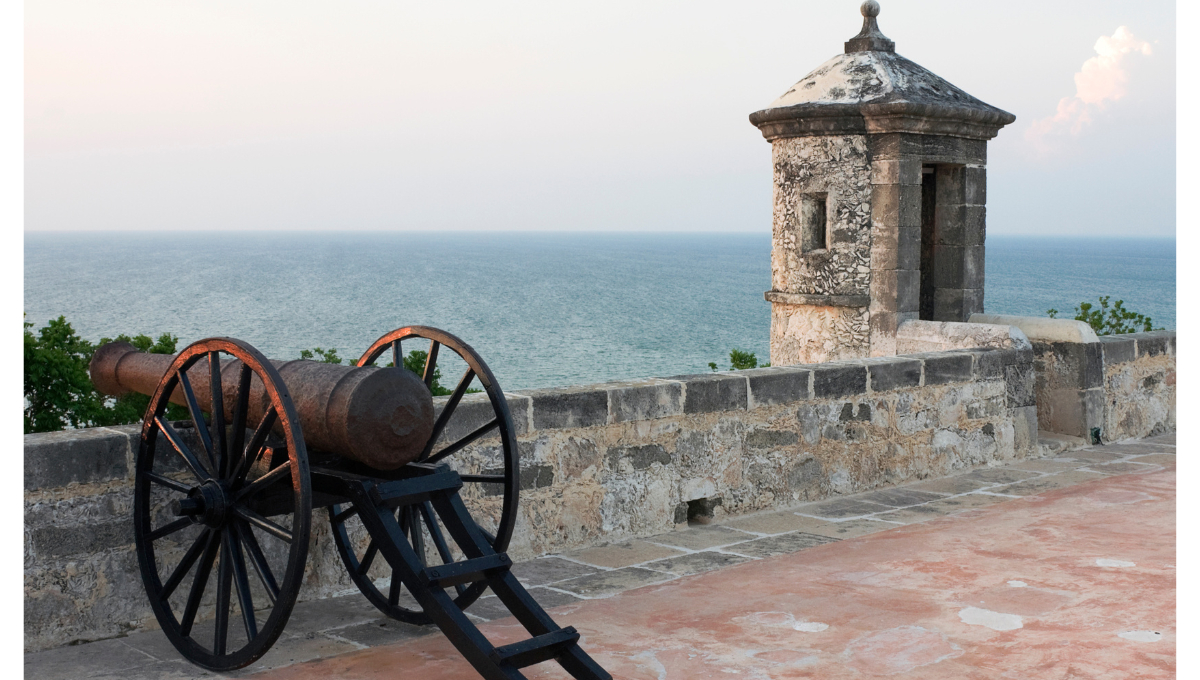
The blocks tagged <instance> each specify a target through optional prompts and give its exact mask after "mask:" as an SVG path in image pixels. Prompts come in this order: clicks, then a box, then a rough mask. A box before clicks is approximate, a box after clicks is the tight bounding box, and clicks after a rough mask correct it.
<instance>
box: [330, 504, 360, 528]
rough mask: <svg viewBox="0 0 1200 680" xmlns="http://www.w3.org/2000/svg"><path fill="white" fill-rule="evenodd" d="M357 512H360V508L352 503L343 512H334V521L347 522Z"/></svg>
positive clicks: (337, 522) (336, 522) (338, 522)
mask: <svg viewBox="0 0 1200 680" xmlns="http://www.w3.org/2000/svg"><path fill="white" fill-rule="evenodd" d="M357 514H358V508H357V507H355V506H353V505H351V506H350V507H349V508H348V509H346V510H342V511H341V512H339V513H336V514H334V516H333V521H334V523H335V524H343V523H345V521H346V520H348V519H350V518H351V517H353V516H355V515H357Z"/></svg>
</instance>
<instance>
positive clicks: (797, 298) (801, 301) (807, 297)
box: [763, 290, 871, 307]
mask: <svg viewBox="0 0 1200 680" xmlns="http://www.w3.org/2000/svg"><path fill="white" fill-rule="evenodd" d="M763 298H764V299H765V300H766V301H767V302H779V303H782V304H785V305H812V306H816V307H867V306H869V305H870V304H871V296H870V295H817V294H812V293H785V292H783V291H779V290H768V291H767V292H765V293H763Z"/></svg>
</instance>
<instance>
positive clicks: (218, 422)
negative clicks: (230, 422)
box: [208, 352, 229, 479]
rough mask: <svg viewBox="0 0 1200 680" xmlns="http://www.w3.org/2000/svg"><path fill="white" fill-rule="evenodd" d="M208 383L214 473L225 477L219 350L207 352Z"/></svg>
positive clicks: (223, 401)
mask: <svg viewBox="0 0 1200 680" xmlns="http://www.w3.org/2000/svg"><path fill="white" fill-rule="evenodd" d="M208 376H209V377H208V385H209V388H210V389H209V392H210V393H211V399H212V401H211V402H210V403H211V404H212V441H213V452H214V453H215V454H216V461H214V462H215V463H216V466H217V467H216V473H217V476H218V477H220V478H221V479H224V478H225V469H226V467H227V466H228V464H229V463H228V462H227V460H226V459H227V458H229V451H228V450H227V449H226V448H225V395H224V394H223V393H222V392H221V357H220V353H219V352H209V353H208Z"/></svg>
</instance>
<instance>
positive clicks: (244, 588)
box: [225, 525, 258, 640]
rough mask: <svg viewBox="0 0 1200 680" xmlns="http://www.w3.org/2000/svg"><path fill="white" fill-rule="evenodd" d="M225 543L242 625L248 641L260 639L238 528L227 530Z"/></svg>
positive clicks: (230, 527) (233, 527)
mask: <svg viewBox="0 0 1200 680" xmlns="http://www.w3.org/2000/svg"><path fill="white" fill-rule="evenodd" d="M225 533H226V539H225V543H226V545H228V546H229V554H230V556H231V557H232V558H233V586H234V590H235V591H236V592H237V599H238V608H239V609H241V610H242V624H243V625H245V626H246V640H253V639H254V638H256V637H258V622H257V621H255V620H254V598H253V597H251V595H250V578H249V574H247V573H246V561H245V560H244V559H243V558H242V546H241V542H240V541H239V540H238V536H237V528H236V526H233V525H231V526H229V527H228V528H227V529H226V530H225Z"/></svg>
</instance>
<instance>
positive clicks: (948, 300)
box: [933, 288, 970, 321]
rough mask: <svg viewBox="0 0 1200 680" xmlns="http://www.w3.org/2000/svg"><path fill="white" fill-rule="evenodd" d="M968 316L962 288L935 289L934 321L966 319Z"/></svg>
mask: <svg viewBox="0 0 1200 680" xmlns="http://www.w3.org/2000/svg"><path fill="white" fill-rule="evenodd" d="M968 317H970V314H968V313H967V311H966V308H965V307H964V305H963V291H962V289H961V288H936V289H934V291H933V321H966V320H967V318H968Z"/></svg>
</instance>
